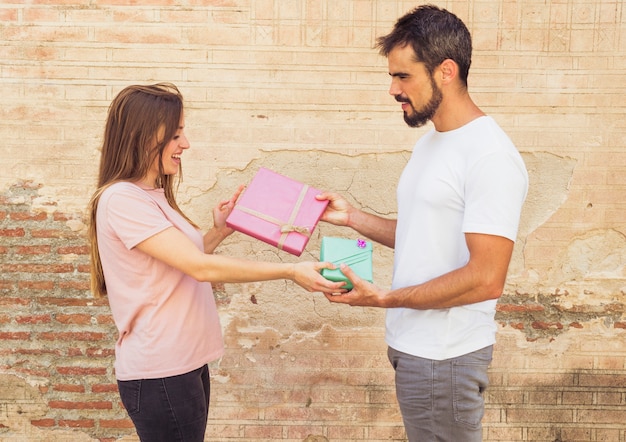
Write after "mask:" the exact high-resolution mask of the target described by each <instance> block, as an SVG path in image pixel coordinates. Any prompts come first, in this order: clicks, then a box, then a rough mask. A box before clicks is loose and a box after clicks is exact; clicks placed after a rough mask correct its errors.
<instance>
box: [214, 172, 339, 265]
mask: <svg viewBox="0 0 626 442" xmlns="http://www.w3.org/2000/svg"><path fill="white" fill-rule="evenodd" d="M320 193H321V191H320V190H318V189H315V188H313V187H310V186H308V185H306V184H303V183H300V182H298V181H295V180H293V179H291V178H288V177H286V176H283V175H280V174H278V173H276V172H274V171H271V170H269V169H266V168H264V167H261V168H260V169H259V170H258V172H257V173H256V175H255V176H254V177H253V178H252V181H250V184H248V187H247V188H246V190H245V191H244V192H243V194H242V195H241V196H240V197H239V200H238V201H237V204H236V205H235V208H234V209H233V211H232V212H231V213H230V215H229V216H228V218H227V219H226V225H227V226H228V227H230V228H232V229H235V230H237V231H239V232H242V233H245V234H246V235H250V236H252V237H254V238H257V239H260V240H261V241H264V242H266V243H268V244H271V245H273V246H275V247H278V248H279V249H281V250H284V251H285V252H289V253H291V254H293V255H296V256H300V254H302V251H303V250H304V248H305V247H306V245H307V243H308V242H309V238H310V237H311V233H313V230H314V229H315V226H316V225H317V223H318V222H319V220H320V217H321V216H322V213H324V209H326V206H327V205H328V201H318V200H316V199H315V195H319V194H320Z"/></svg>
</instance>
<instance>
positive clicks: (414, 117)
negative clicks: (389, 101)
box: [396, 77, 443, 127]
mask: <svg viewBox="0 0 626 442" xmlns="http://www.w3.org/2000/svg"><path fill="white" fill-rule="evenodd" d="M430 83H431V85H432V89H433V94H432V97H430V100H429V101H428V103H426V104H425V105H424V107H422V108H421V109H420V110H419V111H418V110H417V109H415V107H414V106H413V103H411V101H410V100H408V99H404V98H400V97H396V101H398V102H400V103H409V104H410V105H411V109H412V110H413V113H412V114H411V115H409V114H408V113H407V112H406V111H405V112H404V121H405V122H406V124H408V125H409V126H410V127H422V126H423V125H425V124H426V123H428V122H429V121H430V120H431V119H432V118H433V116H434V115H435V112H437V109H439V105H440V104H441V100H442V98H443V95H442V94H441V89H439V88H438V87H437V85H436V84H435V80H434V79H433V78H432V77H431V79H430Z"/></svg>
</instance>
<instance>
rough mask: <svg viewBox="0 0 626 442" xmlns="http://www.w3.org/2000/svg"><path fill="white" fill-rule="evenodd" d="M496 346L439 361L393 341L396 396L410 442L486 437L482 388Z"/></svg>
mask: <svg viewBox="0 0 626 442" xmlns="http://www.w3.org/2000/svg"><path fill="white" fill-rule="evenodd" d="M492 353H493V346H489V347H485V348H483V349H481V350H478V351H475V352H473V353H469V354H466V355H463V356H459V357H457V358H452V359H446V360H443V361H434V360H430V359H423V358H418V357H416V356H412V355H408V354H406V353H402V352H400V351H397V350H395V349H393V348H391V347H389V349H388V356H389V361H390V362H391V365H392V366H393V368H394V370H395V372H396V396H397V398H398V402H399V404H400V411H401V412H402V419H403V421H404V427H405V429H406V434H407V437H408V439H409V442H435V441H437V442H481V441H482V433H483V431H482V424H481V420H482V418H483V415H484V413H485V402H484V399H483V392H484V391H485V389H486V388H487V385H488V384H489V380H488V378H487V368H488V366H489V364H490V363H491V357H492Z"/></svg>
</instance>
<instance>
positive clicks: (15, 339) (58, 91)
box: [0, 0, 626, 442]
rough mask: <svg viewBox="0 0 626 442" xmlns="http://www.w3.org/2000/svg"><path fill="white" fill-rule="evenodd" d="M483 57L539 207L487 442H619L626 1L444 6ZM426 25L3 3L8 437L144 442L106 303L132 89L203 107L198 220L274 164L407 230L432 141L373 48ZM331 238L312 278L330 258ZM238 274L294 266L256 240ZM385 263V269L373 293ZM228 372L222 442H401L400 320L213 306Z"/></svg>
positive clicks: (239, 290)
mask: <svg viewBox="0 0 626 442" xmlns="http://www.w3.org/2000/svg"><path fill="white" fill-rule="evenodd" d="M435 3H437V4H439V5H441V6H444V7H447V8H449V9H451V10H453V11H454V12H456V13H457V14H458V15H459V16H460V17H461V18H463V19H464V21H466V23H467V24H468V26H469V27H470V29H471V31H472V33H473V35H474V46H475V53H474V60H473V65H472V71H471V73H470V79H469V81H470V89H471V91H472V93H473V95H474V97H475V99H476V101H477V102H478V103H479V104H480V105H481V106H482V107H483V109H484V110H486V111H487V112H488V113H489V114H491V115H493V116H494V118H496V120H497V121H499V122H500V123H501V125H502V126H503V127H504V128H505V130H506V131H507V132H508V133H509V134H510V135H511V137H512V138H513V140H514V141H515V143H516V144H517V146H518V147H519V149H520V151H522V154H523V156H524V160H525V161H526V164H527V166H528V169H529V173H530V177H531V190H530V194H529V198H528V201H527V204H526V206H525V208H524V213H523V218H522V225H521V227H520V234H519V237H518V241H517V245H516V249H515V253H514V259H513V262H512V263H511V269H510V275H509V282H508V284H507V287H506V292H505V294H504V295H503V297H502V299H501V301H500V303H499V308H498V313H497V320H498V323H499V327H500V328H499V332H498V344H497V347H496V352H495V357H494V363H493V366H492V368H491V387H490V389H489V390H488V394H487V396H486V397H487V413H486V417H485V420H484V424H485V440H488V441H550V442H556V441H561V442H565V441H568V442H569V441H619V442H624V441H626V424H625V422H626V345H625V342H626V313H625V310H626V306H625V305H626V302H625V300H624V296H625V292H626V288H625V287H626V286H625V284H624V281H625V278H626V270H625V263H626V237H625V234H626V217H625V216H624V214H625V213H626V179H625V178H624V177H625V176H626V150H625V147H626V124H625V123H624V121H626V119H625V118H624V115H625V114H626V10H625V6H624V4H623V2H622V1H621V0H592V1H588V2H582V1H577V0H566V1H556V0H547V1H545V0H541V1H539V0H537V1H533V0H531V1H524V2H521V1H513V0H497V1H491V2H465V1H452V0H449V1H437V2H435ZM416 4H417V2H405V1H395V0H386V1H380V0H379V1H373V0H336V1H335V0H333V1H329V0H321V1H305V0H289V1H283V0H256V1H253V0H245V1H244V0H239V1H238V0H222V1H211V0H204V1H203V0H187V1H177V2H175V1H170V0H145V1H141V2H128V1H121V0H98V1H94V0H67V1H38V0H32V1H28V2H24V1H17V0H14V1H11V0H5V1H3V2H2V3H1V4H0V20H1V21H0V103H1V107H0V109H1V110H0V112H1V115H2V118H0V139H2V141H3V143H2V145H1V146H0V152H1V153H2V156H3V163H2V164H3V173H2V174H0V354H1V357H0V440H2V441H5V440H6V441H25V440H28V441H38V440H39V441H44V440H45V441H57V440H58V441H90V440H101V441H114V440H118V439H119V440H127V441H134V440H136V437H135V436H134V434H133V430H132V425H130V422H129V421H128V419H127V418H126V415H125V412H124V410H123V409H122V407H121V404H120V403H119V399H118V396H117V391H116V386H115V379H114V376H113V372H112V365H113V353H112V352H113V344H114V340H115V334H116V332H115V327H114V325H113V324H112V321H111V318H110V314H109V309H108V305H107V302H106V299H104V300H102V299H94V298H93V297H92V296H91V294H90V293H89V289H88V255H87V243H86V240H85V224H84V222H85V220H84V217H85V206H86V205H87V201H88V198H89V196H90V194H91V192H92V191H93V186H94V181H95V175H96V168H97V160H98V148H99V143H100V139H101V134H102V130H103V123H104V119H105V116H106V110H107V106H108V104H109V103H110V101H111V99H112V98H113V96H114V95H115V94H116V93H117V91H119V90H120V89H121V88H122V87H124V86H126V85H128V84H131V83H151V82H157V81H172V82H174V83H176V84H177V85H178V86H179V87H180V88H181V90H182V92H183V94H184V96H185V99H186V105H187V109H186V119H187V121H186V124H187V134H188V137H189V138H190V140H191V142H192V148H191V149H190V150H189V151H188V152H186V153H185V158H184V169H185V180H184V182H183V184H182V186H181V189H180V193H179V201H180V202H181V205H182V206H183V208H184V210H185V211H186V212H187V213H188V214H189V215H190V216H191V217H192V218H193V219H195V220H196V221H197V222H198V223H199V224H200V225H202V226H204V227H206V226H208V225H210V223H211V219H210V216H211V215H210V214H211V207H213V205H214V204H215V202H216V201H218V200H219V199H223V198H224V197H226V196H228V195H230V193H231V192H232V191H233V190H234V189H235V188H236V186H237V185H238V184H239V183H243V182H247V181H248V180H249V179H250V177H251V176H252V175H253V173H254V172H255V171H256V169H257V168H258V167H259V166H261V165H263V166H266V167H270V168H273V169H275V170H277V171H279V172H282V173H285V174H287V175H291V176H293V177H294V178H298V179H301V180H302V181H305V182H308V183H310V184H311V185H314V186H316V187H319V188H325V189H333V190H338V191H340V192H342V193H344V194H346V195H348V197H349V198H350V199H351V200H352V202H353V203H354V204H357V205H359V206H361V207H364V208H365V209H366V210H370V211H375V212H377V213H380V214H382V215H389V216H393V215H394V213H395V201H394V195H395V194H394V191H395V189H394V184H395V180H396V179H397V176H398V175H399V173H400V171H401V168H402V166H403V165H404V163H405V162H406V159H407V158H408V155H409V150H410V148H411V146H412V144H413V142H414V140H415V139H416V138H417V137H418V136H419V135H420V134H421V133H423V129H419V130H413V129H409V128H407V127H405V124H404V122H403V121H402V118H401V116H400V115H399V110H398V108H397V105H396V104H394V103H395V102H393V100H392V99H391V98H390V97H389V96H388V95H387V88H388V75H387V74H386V62H385V60H384V59H383V58H381V57H379V56H378V55H377V54H376V51H375V50H373V49H372V46H373V44H374V40H375V38H376V36H378V35H381V34H383V33H386V32H387V31H388V30H389V29H390V28H391V26H392V24H393V22H394V21H395V19H396V18H397V17H399V16H400V15H401V14H403V13H404V12H406V11H407V10H408V9H410V8H411V7H413V6H414V5H416ZM349 234H350V232H349V231H346V230H342V229H340V228H336V227H330V226H326V225H322V226H320V227H319V229H318V230H317V231H316V234H315V235H314V237H313V238H312V240H311V242H310V244H309V247H308V248H307V251H306V253H305V254H304V255H303V258H302V259H317V253H318V252H319V241H320V237H321V236H322V235H349ZM219 253H228V254H232V255H235V256H246V257H250V258H252V259H262V260H276V261H279V260H280V261H290V260H294V259H295V258H293V257H291V256H287V255H286V254H284V253H280V252H277V251H276V250H274V249H272V248H271V247H267V246H265V245H263V244H261V243H259V242H255V241H253V240H250V239H249V238H246V237H244V236H243V235H233V236H232V237H230V238H228V240H227V241H226V242H225V244H224V245H223V247H221V249H220V251H219ZM391 260H392V253H391V251H389V250H385V249H383V248H381V247H377V248H376V249H375V255H374V263H375V273H374V279H375V282H376V283H378V284H380V285H381V286H385V285H388V284H389V282H390V272H391ZM216 296H217V299H218V303H219V309H220V316H221V320H222V326H223V329H224V332H225V342H226V348H227V349H226V354H225V356H224V358H223V359H222V360H221V361H218V362H216V363H214V364H212V366H211V372H212V402H211V411H210V424H209V427H208V435H207V440H219V441H229V440H232V441H265V440H290V441H307V442H323V441H332V442H338V441H356V440H368V441H383V440H385V441H388V440H403V438H404V433H403V429H402V424H401V419H400V416H399V413H398V409H397V405H396V402H395V397H394V388H393V373H392V371H391V369H390V367H389V366H388V362H387V361H386V357H385V346H384V342H383V339H382V337H383V334H384V329H383V318H384V313H383V312H382V311H378V310H375V309H360V308H352V309H350V308H345V307H343V306H336V305H330V304H329V303H328V302H327V301H326V300H325V299H324V298H323V297H321V295H319V294H309V293H304V292H303V291H302V290H300V289H299V288H298V287H295V286H294V285H293V284H289V283H285V282H271V283H264V284H228V285H223V286H217V287H216Z"/></svg>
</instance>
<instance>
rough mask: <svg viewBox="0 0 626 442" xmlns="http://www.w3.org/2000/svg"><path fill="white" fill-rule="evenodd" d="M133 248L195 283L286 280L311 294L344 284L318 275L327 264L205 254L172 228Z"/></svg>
mask: <svg viewBox="0 0 626 442" xmlns="http://www.w3.org/2000/svg"><path fill="white" fill-rule="evenodd" d="M136 247H137V249H139V250H141V251H142V252H144V253H146V254H148V255H150V256H152V257H153V258H156V259H158V260H160V261H163V262H164V263H166V264H168V265H170V266H172V267H174V268H175V269H178V270H180V271H181V272H183V273H185V274H187V275H189V276H191V277H192V278H194V279H196V280H198V281H209V282H214V283H215V282H253V281H269V280H273V279H289V280H291V281H293V282H295V283H296V284H298V285H300V286H301V287H303V288H304V289H306V290H308V291H311V292H313V291H316V292H337V291H342V290H341V289H340V288H341V286H342V285H343V282H331V281H328V280H327V279H325V278H324V277H323V276H322V275H320V273H319V272H320V270H321V269H323V268H334V266H333V265H332V264H330V263H321V262H305V261H302V262H298V263H274V262H263V261H251V260H245V259H239V258H233V257H228V256H223V255H212V254H207V253H204V252H203V251H201V250H199V249H198V248H197V247H196V246H195V244H194V243H193V242H192V241H191V240H190V239H189V238H188V237H187V236H186V235H185V234H184V233H182V232H181V231H180V230H178V229H176V228H175V227H169V228H167V229H165V230H163V231H161V232H159V233H157V234H156V235H154V236H151V237H150V238H148V239H146V240H144V241H142V242H141V243H139V244H138V245H137V246H136Z"/></svg>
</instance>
